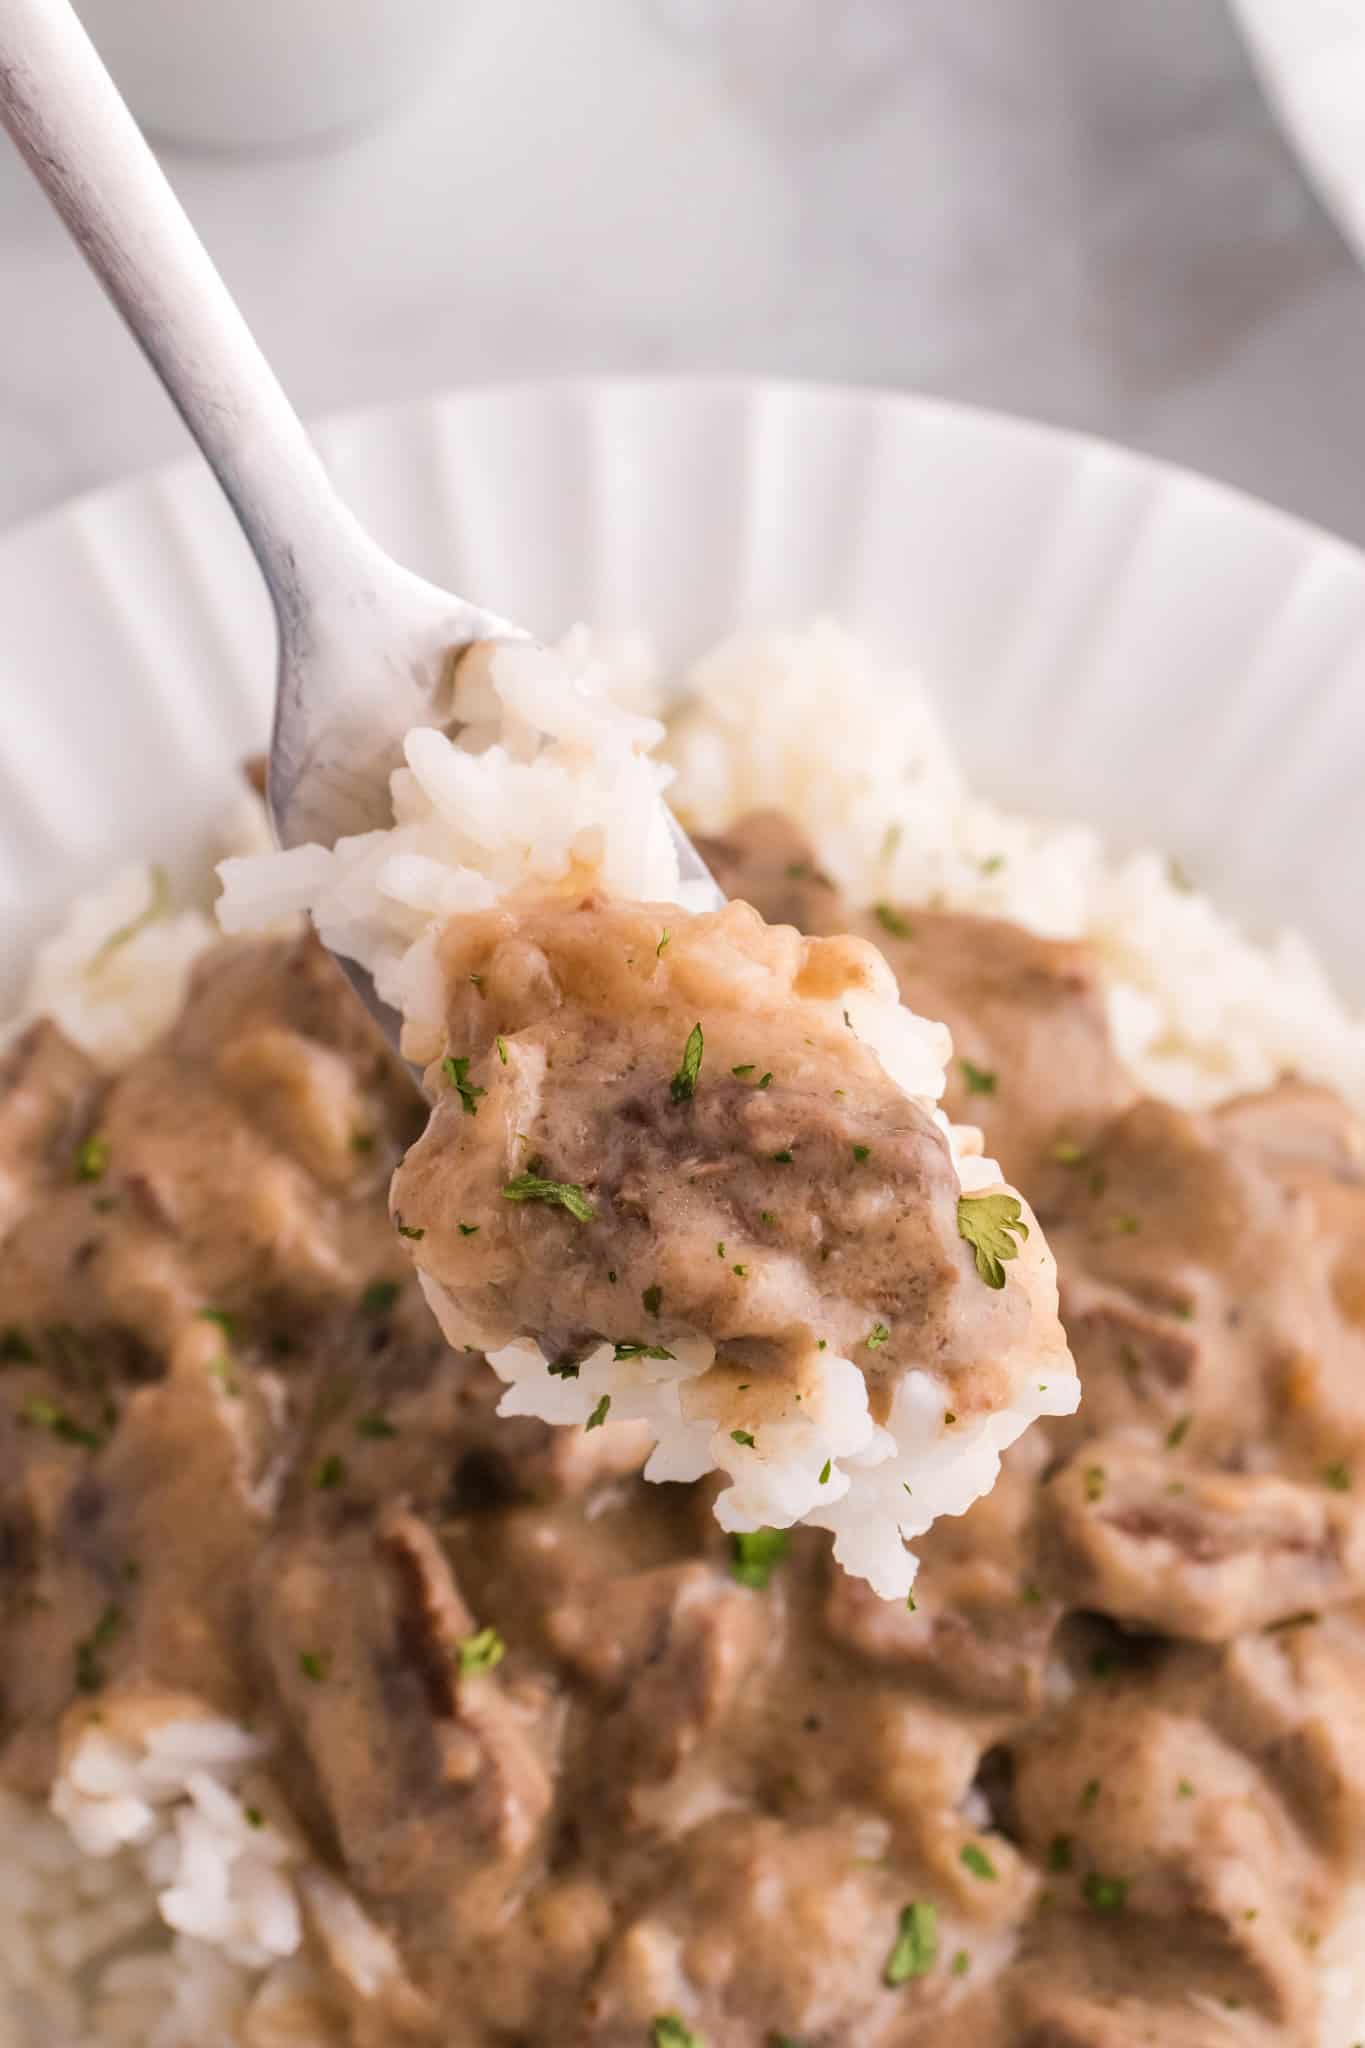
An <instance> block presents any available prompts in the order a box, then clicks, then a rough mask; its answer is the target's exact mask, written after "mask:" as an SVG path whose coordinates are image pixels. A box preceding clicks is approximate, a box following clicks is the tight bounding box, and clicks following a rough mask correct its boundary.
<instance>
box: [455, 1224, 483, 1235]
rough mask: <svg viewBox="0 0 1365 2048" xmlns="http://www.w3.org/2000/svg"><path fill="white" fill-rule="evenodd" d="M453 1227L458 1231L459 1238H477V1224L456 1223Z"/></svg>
mask: <svg viewBox="0 0 1365 2048" xmlns="http://www.w3.org/2000/svg"><path fill="white" fill-rule="evenodd" d="M455 1227H456V1229H457V1230H458V1231H459V1233H460V1236H461V1237H477V1236H478V1234H479V1226H478V1224H477V1223H457V1224H456V1226H455Z"/></svg>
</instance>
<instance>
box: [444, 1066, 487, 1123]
mask: <svg viewBox="0 0 1365 2048" xmlns="http://www.w3.org/2000/svg"><path fill="white" fill-rule="evenodd" d="M441 1072H442V1073H443V1074H444V1075H445V1077H446V1079H447V1081H449V1083H450V1085H451V1087H452V1088H453V1089H454V1090H455V1093H456V1094H457V1095H458V1096H459V1098H460V1103H461V1106H462V1108H463V1110H464V1113H465V1115H466V1116H477V1115H478V1113H479V1097H480V1096H481V1095H486V1094H487V1093H488V1090H487V1089H486V1088H475V1087H474V1086H473V1084H472V1083H471V1081H470V1079H469V1057H468V1055H466V1056H465V1058H463V1059H445V1060H442V1061H441Z"/></svg>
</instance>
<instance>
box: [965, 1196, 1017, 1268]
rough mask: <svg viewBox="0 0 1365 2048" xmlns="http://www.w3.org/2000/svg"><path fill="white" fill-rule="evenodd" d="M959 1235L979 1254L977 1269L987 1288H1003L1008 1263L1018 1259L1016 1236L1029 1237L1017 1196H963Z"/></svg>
mask: <svg viewBox="0 0 1365 2048" xmlns="http://www.w3.org/2000/svg"><path fill="white" fill-rule="evenodd" d="M957 1229H958V1235H959V1236H960V1237H962V1238H965V1240H966V1242H967V1243H968V1244H969V1245H970V1246H971V1247H972V1250H973V1251H974V1252H975V1253H976V1270H977V1272H978V1273H979V1274H980V1275H981V1278H982V1279H983V1280H984V1281H985V1283H986V1285H987V1286H988V1287H1003V1286H1004V1284H1005V1262H1006V1260H1008V1259H1015V1258H1017V1257H1018V1256H1019V1246H1018V1245H1017V1243H1016V1242H1015V1239H1016V1237H1027V1236H1028V1225H1027V1223H1025V1222H1024V1212H1023V1209H1022V1207H1021V1206H1020V1202H1019V1198H1018V1196H1017V1195H960V1196H959V1197H958V1204H957Z"/></svg>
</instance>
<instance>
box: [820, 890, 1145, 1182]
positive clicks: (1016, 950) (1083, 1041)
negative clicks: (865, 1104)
mask: <svg viewBox="0 0 1365 2048" xmlns="http://www.w3.org/2000/svg"><path fill="white" fill-rule="evenodd" d="M888 914H889V916H890V917H891V919H892V920H893V925H892V927H891V928H888V923H887V917H888ZM902 927H906V928H907V929H906V930H903V929H902ZM852 929H853V930H854V931H857V932H859V933H861V934H862V936H863V937H864V938H867V939H870V940H872V942H873V943H874V944H875V945H877V946H880V948H881V950H882V951H883V952H884V953H885V955H886V957H887V959H888V960H889V961H890V963H891V965H892V967H893V968H894V970H895V974H896V980H897V981H898V983H899V984H900V992H901V1001H902V1002H904V1003H908V1004H909V1006H910V1008H911V1009H912V1010H915V1011H917V1012H918V1013H919V1014H920V1015H921V1016H924V1017H938V1018H941V1019H942V1021H943V1022H944V1023H945V1024H946V1025H947V1026H948V1029H949V1030H950V1031H951V1033H952V1035H953V1061H952V1064H951V1065H950V1067H949V1069H948V1089H947V1093H946V1095H945V1096H944V1108H945V1109H946V1110H947V1112H948V1114H949V1116H950V1117H952V1119H953V1120H954V1122H955V1123H969V1124H979V1125H980V1126H981V1129H982V1132H983V1133H984V1136H985V1140H986V1150H987V1152H988V1153H989V1154H990V1155H991V1157H992V1158H994V1159H998V1160H999V1161H1000V1163H1001V1166H1002V1167H1003V1168H1004V1171H1005V1173H1006V1174H1007V1175H1008V1176H1009V1177H1010V1178H1011V1179H1016V1178H1017V1179H1018V1180H1020V1181H1022V1183H1023V1185H1024V1186H1025V1187H1026V1188H1027V1189H1030V1190H1032V1189H1034V1188H1035V1187H1036V1188H1037V1190H1038V1200H1039V1203H1040V1205H1042V1206H1041V1209H1040V1213H1043V1214H1044V1216H1046V1207H1047V1197H1048V1193H1049V1190H1050V1188H1051V1186H1052V1183H1053V1181H1054V1180H1055V1178H1056V1174H1057V1170H1058V1165H1059V1164H1060V1161H1059V1160H1058V1159H1057V1158H1056V1156H1055V1155H1057V1154H1058V1153H1059V1152H1060V1153H1063V1154H1065V1155H1066V1156H1067V1157H1068V1158H1069V1157H1070V1156H1071V1155H1072V1154H1073V1153H1074V1152H1075V1151H1077V1150H1084V1148H1085V1146H1086V1144H1087V1143H1088V1142H1089V1139H1090V1137H1091V1136H1092V1134H1093V1133H1094V1132H1095V1131H1096V1130H1097V1129H1098V1128H1099V1127H1100V1126H1101V1125H1103V1124H1105V1123H1107V1122H1108V1121H1109V1119H1110V1118H1111V1117H1112V1116H1113V1115H1114V1114H1115V1112H1116V1111H1118V1110H1121V1109H1123V1108H1125V1107H1126V1106H1127V1104H1129V1103H1130V1102H1132V1101H1133V1100H1134V1099H1135V1096H1136V1093H1137V1091H1136V1089H1135V1087H1134V1085H1133V1082H1132V1080H1131V1079H1130V1077H1129V1075H1128V1073H1127V1070H1126V1069H1125V1068H1124V1066H1123V1064H1122V1062H1121V1061H1120V1059H1119V1057H1118V1055H1117V1053H1116V1052H1115V1051H1114V1047H1113V1042H1112V1039H1111V1037H1110V1032H1109V1021H1108V1014H1107V1011H1106V1008H1105V1001H1104V994H1103V989H1102V985H1101V982H1100V977H1099V972H1098V969H1097V967H1096V965H1095V961H1094V957H1093V955H1092V954H1091V952H1090V950H1089V948H1088V947H1086V946H1084V945H1080V944H1074V943H1072V942H1070V941H1068V940H1064V939H1042V938H1038V937H1037V936H1036V935H1035V934H1034V933H1032V932H1026V931H1023V930H1022V929H1021V928H1020V927H1019V926H1018V925H1012V924H1006V923H1004V922H1003V921H1002V920H1000V919H999V918H987V917H970V916H966V915H964V914H962V913H958V912H953V911H943V910H925V909H921V908H918V907H914V908H906V909H904V910H898V909H897V910H891V911H890V912H889V913H888V910H887V907H886V906H885V905H883V906H881V911H880V914H879V913H878V912H877V911H872V912H870V913H864V914H863V915H862V916H860V917H858V918H856V919H854V921H853V924H852Z"/></svg>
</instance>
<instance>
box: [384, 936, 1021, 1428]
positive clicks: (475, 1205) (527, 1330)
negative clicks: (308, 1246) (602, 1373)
mask: <svg viewBox="0 0 1365 2048" xmlns="http://www.w3.org/2000/svg"><path fill="white" fill-rule="evenodd" d="M665 919H671V926H670V937H669V943H668V945H667V946H666V947H665V948H664V950H663V951H662V952H660V951H659V950H658V948H659V945H660V943H661V941H660V933H661V930H662V929H663V925H664V922H665ZM819 944H820V946H821V948H822V949H823V950H815V949H814V947H813V946H812V945H810V944H807V943H806V942H803V941H801V940H799V939H798V938H797V937H796V935H795V934H794V933H792V932H783V931H780V930H772V929H768V928H765V927H763V926H762V925H761V924H760V923H759V922H758V920H757V918H756V917H754V916H753V914H752V913H751V912H749V911H748V910H746V909H745V908H744V907H743V906H742V905H733V906H731V907H730V908H729V909H728V910H726V911H724V912H722V913H719V914H718V915H717V916H716V917H714V918H697V919H692V920H686V919H685V918H684V916H683V914H682V913H679V912H677V911H667V910H665V911H657V912H656V911H654V910H651V909H648V908H639V907H626V906H620V905H609V904H605V903H600V902H596V901H591V900H590V901H587V902H583V903H576V904H571V905H550V906H544V907H539V908H532V909H530V910H527V911H525V912H521V913H516V912H511V911H507V910H500V911H490V912H487V913H483V914H481V915H479V916H476V917H467V918H462V919H459V920H456V921H455V922H454V923H452V925H451V926H450V928H449V930H448V932H447V935H446V940H445V953H444V972H445V976H446V983H447V987H448V988H449V989H450V991H451V1007H450V1014H449V1019H448V1042H449V1044H450V1047H451V1049H452V1057H453V1058H456V1059H458V1060H459V1061H460V1062H461V1072H462V1075H463V1079H462V1084H461V1085H456V1086H452V1085H450V1081H449V1079H448V1078H445V1079H443V1078H442V1076H441V1073H440V1070H439V1069H438V1070H434V1071H433V1075H432V1077H431V1078H432V1081H433V1085H434V1087H435V1089H436V1106H435V1109H434V1111H433V1114H432V1118H431V1122H430V1123H429V1125H428V1127H427V1130H426V1133H425V1134H424V1136H423V1137H422V1139H421V1140H420V1141H419V1143H418V1144H417V1145H415V1146H414V1147H413V1149H412V1151H411V1152H409V1154H408V1155H407V1157H406V1159H405V1160H404V1162H403V1164H402V1166H401V1167H400V1169H399V1171H398V1174H397V1175H396V1177H395V1181H394V1188H393V1196H392V1204H393V1210H394V1214H395V1216H396V1217H397V1218H399V1219H400V1221H401V1223H402V1226H403V1228H404V1230H405V1231H408V1232H412V1231H414V1230H415V1231H418V1232H420V1233H421V1234H420V1236H419V1237H417V1238H409V1239H408V1240H407V1242H408V1245H409V1249H410V1250H411V1252H412V1255H413V1257H414V1259H415V1260H416V1262H417V1263H418V1266H419V1269H420V1270H421V1271H422V1273H423V1275H424V1277H425V1278H426V1279H427V1280H428V1281H430V1282H433V1283H435V1290H436V1293H437V1295H438V1296H439V1298H440V1299H441V1300H442V1301H443V1302H444V1304H445V1306H444V1308H443V1309H442V1315H443V1321H445V1323H446V1327H447V1330H448V1334H450V1335H451V1337H452V1339H453V1340H455V1341H458V1340H459V1339H460V1337H461V1336H463V1337H464V1339H465V1341H468V1342H471V1343H478V1344H482V1345H483V1346H484V1347H485V1348H492V1346H493V1345H494V1344H495V1343H501V1342H505V1341H507V1340H508V1339H509V1338H511V1337H514V1336H524V1335H533V1336H536V1337H538V1338H539V1339H540V1341H541V1342H542V1344H543V1346H544V1348H545V1350H546V1354H547V1356H548V1357H550V1358H551V1359H554V1358H555V1357H557V1356H563V1357H564V1358H565V1359H566V1360H574V1359H577V1358H579V1357H581V1356H582V1355H583V1354H584V1353H585V1352H587V1351H589V1350H591V1349H592V1348H593V1347H594V1346H595V1345H596V1344H597V1343H598V1342H600V1341H602V1340H607V1341H612V1342H616V1343H621V1344H630V1343H638V1342H640V1341H641V1340H642V1339H643V1341H645V1342H650V1343H659V1344H662V1345H664V1346H669V1345H670V1344H671V1343H672V1342H674V1341H675V1340H684V1339H686V1338H689V1337H698V1336H700V1337H703V1338H706V1339H708V1340H709V1341H710V1342H711V1343H713V1344H714V1345H715V1346H716V1347H717V1348H718V1349H719V1350H721V1351H723V1354H724V1358H725V1360H726V1361H727V1362H728V1363H730V1364H731V1365H732V1366H734V1367H737V1368H740V1369H742V1370H743V1372H744V1374H745V1376H746V1377H747V1376H748V1375H750V1374H752V1375H753V1378H754V1381H755V1388H754V1393H753V1396H752V1400H751V1403H750V1406H751V1408H752V1410H753V1412H754V1414H755V1415H757V1416H760V1417H761V1416H762V1413H763V1409H762V1405H761V1404H762V1400H763V1394H764V1389H765V1385H767V1384H772V1385H774V1386H775V1387H776V1388H777V1389H778V1390H779V1391H782V1392H784V1393H785V1391H786V1388H787V1383H788V1382H791V1383H794V1384H797V1385H799V1374H800V1372H801V1370H802V1368H803V1367H804V1366H807V1365H809V1363H810V1362H811V1361H812V1360H813V1359H814V1355H815V1350H816V1345H817V1340H820V1339H823V1340H824V1341H825V1342H826V1343H827V1344H828V1347H829V1349H830V1350H831V1351H833V1352H835V1353H836V1354H843V1355H847V1356H850V1357H853V1358H855V1359H856V1360H857V1362H858V1364H859V1367H860V1370H862V1372H863V1373H864V1376H865V1378H866V1380H867V1382H868V1384H869V1388H870V1390H871V1392H872V1397H873V1407H874V1413H884V1412H885V1406H886V1403H887V1402H888V1401H889V1398H890V1394H891V1392H892V1390H893V1389H894V1387H895V1385H896V1384H897V1382H898V1381H899V1380H900V1379H901V1378H902V1377H903V1375H904V1374H905V1373H906V1371H908V1370H909V1369H911V1368H912V1367H927V1368H930V1369H932V1370H934V1371H936V1372H937V1373H938V1374H940V1375H941V1376H942V1378H943V1381H944V1384H945V1386H946V1387H947V1388H948V1389H949V1390H950V1392H951V1396H952V1405H953V1409H954V1411H955V1412H956V1413H957V1414H959V1415H961V1416H963V1417H965V1418H969V1417H971V1416H973V1415H979V1414H982V1413H986V1412H990V1411H992V1410H994V1409H996V1408H998V1407H999V1406H1001V1405H1002V1404H1003V1402H1004V1401H1005V1400H1006V1399H1007V1398H1008V1392H1009V1385H1010V1372H1009V1370H1008V1361H1010V1360H1011V1359H1012V1357H1013V1356H1014V1355H1015V1354H1016V1352H1018V1351H1019V1349H1020V1348H1021V1347H1023V1346H1025V1345H1027V1346H1028V1347H1029V1349H1030V1350H1031V1351H1033V1352H1035V1353H1038V1352H1042V1351H1047V1350H1049V1349H1050V1350H1051V1351H1052V1352H1053V1353H1054V1354H1061V1353H1062V1346H1061V1340H1060V1333H1059V1332H1058V1331H1057V1330H1056V1328H1055V1325H1052V1324H1051V1323H1050V1320H1049V1310H1048V1305H1047V1303H1046V1301H1045V1299H1044V1298H1043V1297H1044V1295H1045V1293H1046V1290H1045V1288H1043V1287H1041V1286H1040V1288H1039V1300H1038V1302H1037V1304H1036V1305H1035V1302H1034V1300H1033V1298H1032V1294H1031V1287H1030V1281H1029V1277H1028V1276H1029V1274H1030V1272H1031V1271H1032V1268H1031V1265H1030V1261H1031V1259H1032V1257H1033V1255H1034V1251H1036V1250H1037V1249H1038V1246H1037V1244H1036V1241H1035V1243H1034V1245H1033V1247H1032V1248H1031V1249H1029V1250H1026V1251H1024V1252H1023V1254H1022V1255H1021V1257H1020V1258H1019V1259H1018V1261H1017V1262H1016V1264H1015V1265H1014V1266H1012V1267H1011V1269H1010V1284H1009V1285H1008V1286H1005V1287H1003V1288H1001V1289H999V1290H997V1289H993V1288H990V1287H987V1286H984V1285H983V1284H982V1281H981V1279H980V1277H979V1275H978V1273H977V1270H976V1267H975V1264H974V1258H973V1253H972V1251H971V1249H970V1247H969V1246H968V1245H967V1243H966V1242H965V1241H964V1239H963V1237H962V1234H961V1232H960V1230H959V1227H958V1196H959V1191H960V1190H959V1182H958V1176H957V1172H956V1168H955V1167H954V1164H953V1160H952V1157H951V1154H950V1152H949V1148H948V1143H947V1140H946V1137H945V1135H944V1133H943V1131H942V1129H941V1128H940V1127H939V1125H938V1124H937V1123H936V1122H935V1121H934V1120H933V1118H932V1117H931V1116H930V1115H929V1114H928V1112H927V1111H926V1109H925V1108H924V1107H922V1106H921V1105H920V1104H919V1103H918V1102H917V1101H916V1100H913V1099H911V1098H910V1097H908V1096H907V1095H905V1094H904V1093H903V1092H902V1091H901V1090H900V1089H899V1088H897V1087H896V1086H895V1084H894V1083H893V1082H892V1081H891V1080H890V1079H889V1078H888V1076H887V1074H886V1073H885V1071H884V1069H883V1068H882V1066H881V1063H880V1061H879V1060H878V1059H877V1057H876V1056H875V1055H874V1053H873V1052H872V1051H871V1049H870V1048H869V1047H868V1046H866V1045H864V1044H863V1043H862V1042H861V1041H860V1040H859V1038H858V1036H857V1034H856V1032H855V1031H854V1030H853V1029H852V1028H850V1027H849V1026H848V1025H846V1023H845V1021H844V1018H845V1016H846V1015H847V1014H848V1012H847V1010H846V1009H843V1008H842V1006H843V1005H844V1004H854V1005H856V1002H857V999H858V995H859V993H861V992H863V991H867V992H873V993H875V992H876V991H877V990H878V989H879V988H880V987H881V986H882V984H881V981H880V976H881V975H882V973H883V970H882V968H881V965H880V963H879V962H876V961H875V957H874V956H873V955H872V954H871V953H870V952H869V951H868V950H867V949H865V948H863V947H861V946H859V945H857V944H856V943H855V942H845V941H836V940H828V941H823V942H819ZM697 1021H700V1022H701V1023H702V1024H703V1026H704V1040H705V1051H704V1054H703V1058H702V1065H701V1069H700V1072H699V1074H698V1076H697V1078H696V1083H695V1088H694V1090H693V1091H692V1092H691V1093H690V1094H689V1093H687V1092H686V1091H684V1094H683V1095H682V1097H681V1098H679V1097H678V1091H677V1090H676V1089H675V1088H674V1087H673V1085H672V1083H673V1079H674V1077H675V1076H676V1075H677V1074H678V1072H679V1067H680V1062H681V1061H682V1058H683V1053H684V1047H685V1045H686V1043H687V1040H688V1038H689V1035H690V1033H691V1029H692V1026H693V1024H694V1023H695V1022H697ZM457 1049H458V1050H457ZM528 1162H532V1163H533V1164H534V1168H535V1171H536V1173H537V1174H539V1175H540V1176H541V1177H542V1179H543V1180H548V1181H549V1182H551V1183H553V1184H554V1185H555V1186H556V1187H563V1186H564V1185H565V1184H567V1185H569V1186H570V1187H571V1188H572V1189H573V1190H574V1191H575V1200H576V1201H577V1203H578V1205H579V1207H578V1212H577V1213H575V1211H574V1210H572V1209H566V1208H565V1207H564V1206H563V1205H562V1204H561V1203H560V1202H558V1201H556V1200H513V1199H509V1198H508V1195H507V1193H506V1191H507V1189H508V1188H509V1187H510V1188H512V1189H513V1190H514V1191H515V1188H516V1186H517V1182H518V1178H519V1176H520V1175H522V1174H524V1173H525V1172H526V1170H527V1165H528ZM869 1337H871V1339H872V1342H871V1343H869V1341H868V1340H869Z"/></svg>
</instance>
